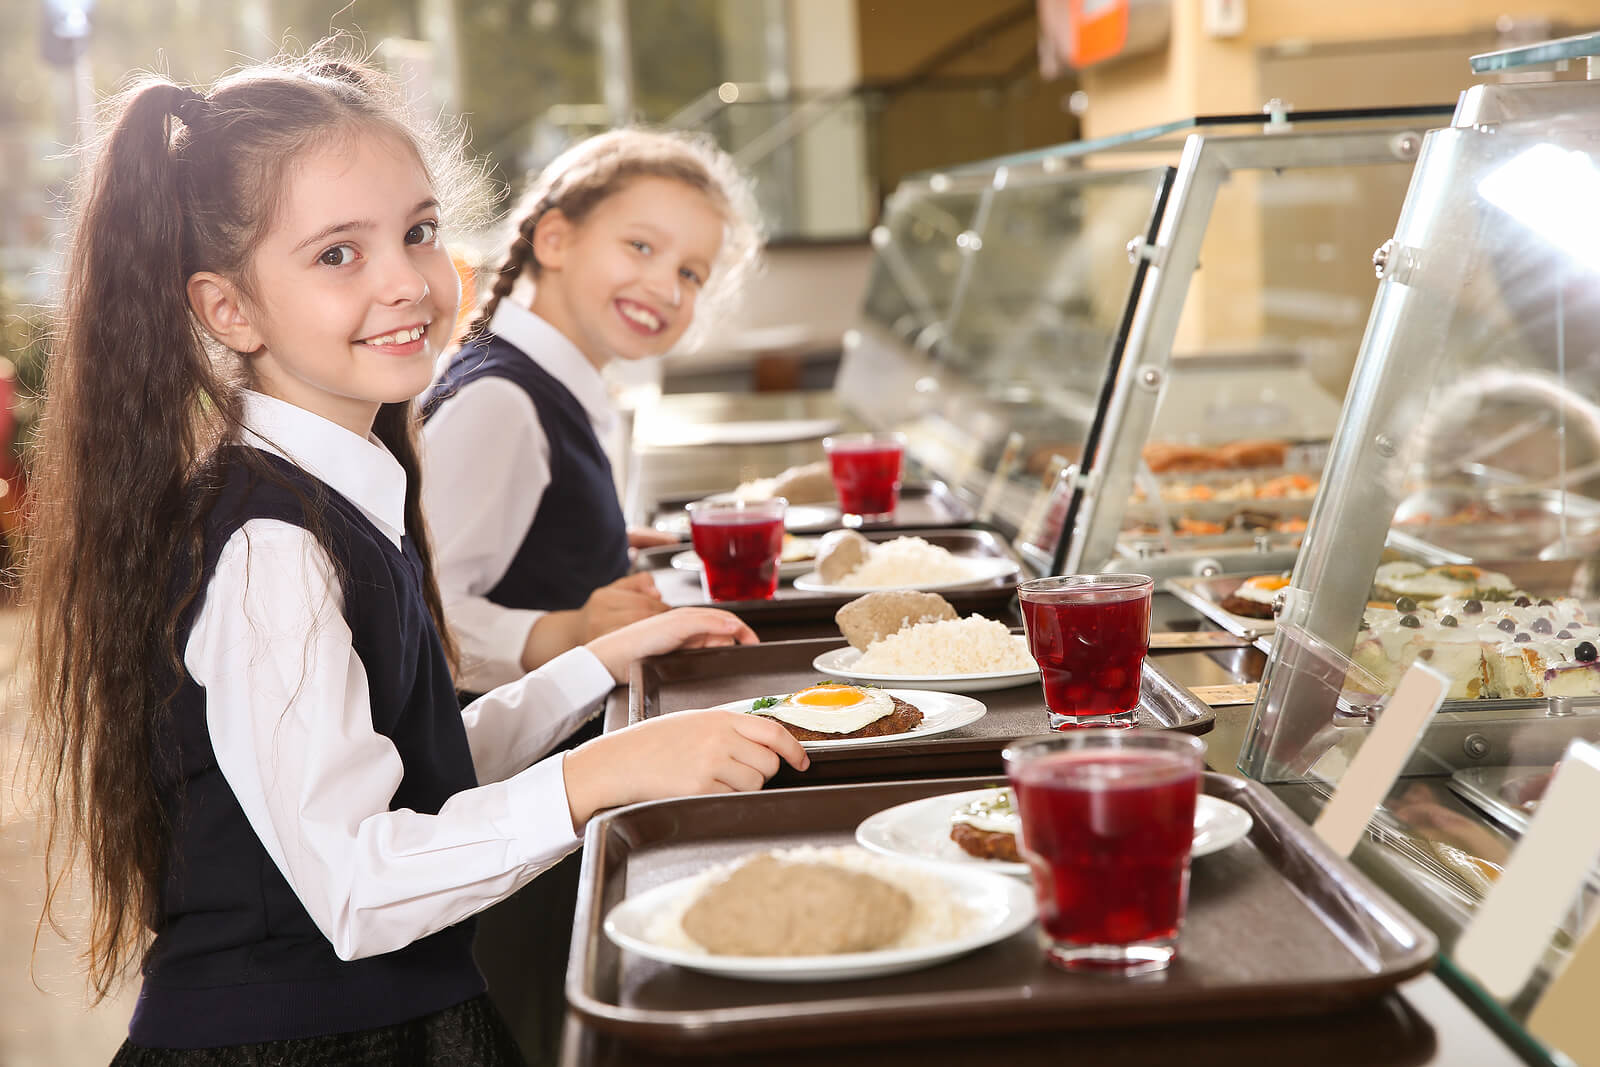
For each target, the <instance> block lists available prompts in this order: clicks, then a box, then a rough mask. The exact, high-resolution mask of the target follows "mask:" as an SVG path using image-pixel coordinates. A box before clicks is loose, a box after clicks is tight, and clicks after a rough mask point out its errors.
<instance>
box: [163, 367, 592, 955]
mask: <svg viewBox="0 0 1600 1067" xmlns="http://www.w3.org/2000/svg"><path fill="white" fill-rule="evenodd" d="M244 415H245V425H246V427H247V428H248V431H249V432H248V433H247V436H246V443H248V444H252V445H255V446H256V447H258V448H262V449H265V450H267V451H269V452H273V453H276V454H278V455H280V456H282V457H284V458H286V459H288V460H290V461H291V462H293V463H295V464H296V465H298V466H299V467H300V468H301V469H303V470H305V471H307V472H308V473H310V474H312V475H314V476H315V477H317V478H319V479H321V480H322V481H323V482H325V483H327V484H328V485H329V486H330V487H331V488H333V489H334V490H335V491H337V492H339V493H340V494H342V495H343V496H345V497H346V498H348V499H349V500H350V501H351V502H352V503H354V504H356V505H357V506H358V507H359V508H360V509H361V511H362V512H363V514H365V515H366V516H367V517H368V518H369V519H371V520H372V522H373V523H374V524H375V525H376V526H377V527H378V529H379V530H381V531H382V532H383V533H384V534H385V535H386V536H388V537H389V538H390V539H391V540H392V541H393V542H394V543H395V544H396V545H397V546H398V545H399V544H400V539H401V537H402V534H403V529H404V500H405V474H404V471H403V470H402V469H401V467H400V465H399V463H398V462H396V461H395V459H394V457H393V456H391V455H390V454H389V452H388V451H387V450H386V449H385V448H384V447H383V446H382V445H381V444H380V443H378V441H377V440H376V438H367V439H365V440H364V439H362V438H360V437H357V436H355V435H354V434H352V433H350V432H349V431H347V430H345V429H343V428H342V427H339V426H337V425H335V424H333V423H331V422H328V421H326V420H324V419H322V418H321V417H319V416H317V415H313V414H311V413H310V412H308V411H305V410H303V409H301V408H298V407H295V406H294V405H292V404H287V403H284V402H282V401H279V400H275V399H272V398H270V397H266V396H263V395H260V394H247V396H246V399H245V410H244ZM341 607H342V594H341V592H340V587H339V583H338V581H337V579H336V576H335V574H334V570H333V566H332V563H331V561H330V559H329V558H328V556H327V554H326V553H325V552H324V551H323V549H322V547H321V546H320V545H319V544H318V543H317V542H316V540H315V539H314V538H313V537H312V536H311V535H310V534H309V533H308V532H307V531H306V530H304V529H302V528H300V527H297V526H293V525H291V524H288V523H284V522H279V521H277V520H271V519H252V520H250V521H249V522H247V523H245V524H244V525H243V526H242V527H241V528H240V529H239V530H238V531H237V532H236V533H235V534H234V535H233V536H232V537H231V538H229V540H228V542H227V544H226V545H225V546H224V548H223V550H222V555H221V558H220V559H219V561H218V563H217V568H216V572H215V573H214V575H213V576H212V578H211V582H210V584H209V585H208V586H207V587H206V591H205V600H204V604H203V606H202V608H201V610H200V612H199V616H198V618H197V619H196V621H195V625H194V629H193V630H192V631H191V632H190V635H189V640H188V643H187V645H186V646H185V649H184V663H185V665H186V666H187V667H188V670H189V673H190V674H191V675H192V676H193V677H194V679H195V681H196V682H197V683H198V684H199V685H201V686H202V687H204V689H205V693H206V726H207V729H208V730H209V731H210V735H211V743H212V747H213V748H214V749H215V751H216V756H217V762H218V764H219V765H220V767H221V770H222V773H223V776H224V777H225V778H226V779H227V782H228V785H229V787H230V788H231V789H232V790H233V792H234V795H235V796H236V797H237V798H238V800H239V803H240V805H241V807H242V808H243V809H244V813H245V816H246V817H247V818H248V819H249V821H250V826H251V828H252V829H254V831H255V833H256V835H257V836H258V837H259V838H260V839H261V843H262V845H263V846H264V847H265V848H266V850H267V852H268V854H270V855H271V857H272V859H273V862H274V863H276V864H277V865H278V869H279V870H280V871H282V872H283V876H284V877H285V878H286V879H287V880H288V882H289V885H290V886H291V887H292V888H293V889H294V891H295V894H296V895H297V896H298V897H299V898H300V902H301V903H302V904H303V905H304V906H305V908H306V911H307V912H309V913H310V915H311V918H312V919H313V920H314V921H315V922H316V924H317V927H318V928H319V929H320V930H321V931H322V932H323V934H324V935H326V936H327V938H328V940H329V941H330V942H332V944H333V948H334V951H335V952H337V953H338V955H339V957H340V958H341V959H346V960H349V959H357V958H360V957H363V956H371V955H376V954H378V953H383V952H389V951H392V950H394V949H397V948H401V947H403V946H404V945H407V944H409V943H410V942H412V941H415V940H417V939H418V938H421V937H424V936H426V935H428V934H431V933H434V932H436V931H438V930H440V929H443V928H444V927H446V926H449V925H451V924H453V923H455V922H458V921H460V920H461V919H463V918H465V917H467V916H469V915H471V914H473V913H475V912H477V911H479V910H481V909H483V908H484V907H486V906H488V905H489V904H492V903H494V902H495V901H497V900H500V899H502V898H504V897H506V896H508V895H509V894H511V893H512V892H513V891H515V890H516V889H517V888H518V887H520V886H522V885H524V884H525V883H527V882H528V881H530V880H531V879H532V878H533V877H534V876H535V875H537V874H538V873H539V872H540V871H542V870H544V869H546V868H548V867H550V866H552V865H553V864H554V863H555V862H556V861H558V860H559V859H561V858H562V857H563V856H564V855H566V854H567V853H568V852H570V851H571V850H572V849H574V848H575V847H577V845H578V843H579V842H578V837H577V835H576V833H575V832H574V828H573V825H572V816H571V812H570V809H569V808H568V806H567V794H566V781H565V778H564V777H563V773H562V757H561V756H560V755H557V756H553V757H551V758H549V759H545V760H543V761H542V762H534V761H536V760H539V759H540V757H541V756H544V755H545V754H546V753H547V752H549V751H550V750H551V749H552V748H553V747H554V746H555V744H556V743H557V742H559V741H560V739H561V738H562V737H564V736H566V735H567V734H568V733H570V732H571V731H572V730H574V729H576V728H577V727H578V726H579V725H581V723H582V720H583V718H584V716H585V715H586V713H587V712H588V711H589V709H590V708H592V707H593V706H594V705H595V703H596V702H597V701H599V700H600V699H601V698H603V697H604V696H605V694H606V693H607V692H609V691H610V689H611V688H612V686H613V684H614V683H613V680H612V678H611V675H610V672H608V671H607V670H606V668H605V667H604V666H603V665H602V664H601V663H600V661H599V660H598V659H597V658H595V656H594V655H593V654H592V653H590V652H589V651H588V650H587V649H585V648H582V647H580V648H576V649H573V650H572V651H570V652H568V653H565V654H564V655H562V656H559V657H557V658H556V659H554V660H552V661H551V662H550V663H548V664H546V665H545V666H544V667H541V668H540V669H539V670H537V671H534V672H532V673H530V674H527V675H526V676H522V677H519V678H518V679H517V680H516V681H514V682H512V683H511V684H509V685H506V686H503V687H501V688H498V689H496V690H494V691H493V692H491V693H489V694H487V695H486V696H484V697H483V698H482V699H480V700H478V701H476V702H474V703H473V704H472V705H471V706H469V707H468V708H467V709H466V710H465V711H463V712H462V713H461V715H462V722H463V724H464V725H465V727H466V731H467V739H468V742H469V744H470V746H471V750H472V759H473V764H474V766H475V767H476V770H477V775H478V780H479V782H481V783H487V784H482V785H479V786H478V787H477V788H475V789H468V790H465V791H463V792H460V793H457V794H456V795H455V796H453V797H451V798H450V799H449V800H448V801H447V802H446V803H445V804H444V806H443V807H442V808H441V809H440V810H439V812H438V814H436V815H424V814H421V813H418V812H415V811H409V810H400V811H390V810H389V802H390V800H391V798H392V797H393V796H394V792H395V789H396V788H398V786H399V784H400V780H401V777H402V774H403V770H404V768H403V767H402V765H401V762H400V756H399V753H398V752H397V751H396V750H395V748H394V745H393V743H392V742H391V741H390V740H389V739H388V738H387V737H385V736H383V735H382V734H380V733H378V732H377V731H376V730H374V729H373V726H372V708H371V703H370V698H369V694H368V688H367V673H366V669H365V667H364V666H363V665H362V663H361V659H360V657H359V656H357V655H356V652H355V649H354V648H353V646H352V644H351V633H350V629H349V627H348V625H346V623H345V620H344V617H343V614H342V612H341Z"/></svg>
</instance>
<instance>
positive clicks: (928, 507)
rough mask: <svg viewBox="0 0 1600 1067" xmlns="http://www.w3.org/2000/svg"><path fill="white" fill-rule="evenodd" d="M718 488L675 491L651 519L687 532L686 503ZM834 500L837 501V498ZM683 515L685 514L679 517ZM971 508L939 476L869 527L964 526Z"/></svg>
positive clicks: (905, 493) (910, 491)
mask: <svg viewBox="0 0 1600 1067" xmlns="http://www.w3.org/2000/svg"><path fill="white" fill-rule="evenodd" d="M717 492H719V490H714V489H713V490H708V491H706V492H704V493H674V494H672V495H670V496H664V497H662V498H661V499H659V500H657V501H656V507H655V512H654V514H652V515H651V517H650V521H651V522H652V523H654V524H656V525H657V528H667V529H670V530H672V531H673V532H679V531H681V532H682V533H683V535H684V536H685V537H687V535H688V518H687V516H683V509H684V507H685V506H686V505H688V504H692V503H693V502H694V501H696V500H700V499H703V498H705V497H708V496H714V495H716V493H717ZM831 503H834V504H837V503H838V502H837V501H832V502H831ZM680 516H683V517H682V518H680ZM973 518H974V516H973V512H972V508H970V507H968V506H967V503H966V501H964V500H962V499H961V498H960V497H959V496H957V495H956V494H955V492H954V491H953V490H951V488H950V486H949V485H947V484H945V483H944V482H942V481H939V480H938V479H934V480H931V481H926V482H907V483H906V484H905V485H902V486H901V487H900V505H899V507H897V508H895V512H894V521H893V522H886V523H879V524H874V525H870V526H867V527H866V529H867V530H904V529H913V528H917V527H929V526H965V525H966V524H967V523H969V522H971V521H972V520H973Z"/></svg>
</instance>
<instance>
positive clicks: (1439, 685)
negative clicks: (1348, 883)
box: [1311, 661, 1450, 856]
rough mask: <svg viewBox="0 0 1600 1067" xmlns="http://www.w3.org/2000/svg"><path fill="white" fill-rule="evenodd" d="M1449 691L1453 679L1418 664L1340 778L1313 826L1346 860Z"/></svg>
mask: <svg viewBox="0 0 1600 1067" xmlns="http://www.w3.org/2000/svg"><path fill="white" fill-rule="evenodd" d="M1449 691H1450V679H1449V678H1448V677H1446V676H1445V675H1443V674H1441V673H1440V672H1438V671H1436V670H1434V669H1433V668H1432V667H1429V666H1428V665H1427V664H1425V663H1422V662H1420V661H1419V662H1417V663H1413V664H1412V665H1411V669H1410V670H1408V671H1406V673H1405V677H1403V678H1401V679H1400V684H1399V685H1398V686H1396V687H1395V691H1394V693H1393V695H1391V696H1390V697H1389V699H1388V701H1387V702H1386V703H1385V704H1384V706H1383V712H1382V714H1381V715H1379V716H1378V722H1377V725H1375V726H1373V727H1372V730H1371V733H1370V734H1369V735H1368V736H1367V737H1366V738H1365V740H1363V741H1362V743H1361V750H1360V751H1359V752H1357V753H1356V755H1355V758H1354V759H1352V760H1351V761H1350V766H1349V768H1348V769H1347V770H1346V771H1345V772H1344V776H1343V777H1342V778H1340V780H1339V787H1338V788H1337V789H1335V790H1334V791H1333V796H1331V797H1329V798H1328V803H1327V805H1326V806H1325V807H1324V808H1323V809H1322V814H1321V815H1319V816H1317V821H1316V822H1315V823H1314V824H1312V827H1311V828H1312V829H1313V830H1315V831H1316V833H1317V836H1319V837H1321V838H1322V840H1323V841H1324V842H1325V843H1326V844H1327V845H1328V847H1329V848H1331V849H1333V850H1334V851H1335V852H1337V853H1338V854H1339V855H1341V856H1348V855H1350V853H1351V852H1353V851H1354V850H1355V847H1356V843H1357V842H1359V841H1360V840H1361V835H1362V834H1364V833H1366V830H1367V823H1368V822H1370V821H1371V820H1372V813H1373V812H1375V811H1376V810H1377V809H1378V805H1379V804H1381V803H1382V802H1383V798H1384V797H1385V796H1387V795H1388V793H1389V790H1390V789H1391V788H1392V787H1393V786H1394V782H1395V779H1396V778H1398V777H1399V776H1400V768H1402V767H1404V766H1405V764H1406V761H1407V760H1408V759H1410V758H1411V752H1412V750H1413V749H1415V748H1416V747H1417V741H1418V740H1419V739H1420V738H1421V737H1422V731H1423V729H1424V728H1425V727H1426V726H1427V725H1428V722H1429V720H1431V719H1432V718H1433V716H1434V713H1435V712H1437V711H1438V710H1439V705H1440V704H1442V703H1443V702H1444V698H1445V694H1446V693H1448V692H1449Z"/></svg>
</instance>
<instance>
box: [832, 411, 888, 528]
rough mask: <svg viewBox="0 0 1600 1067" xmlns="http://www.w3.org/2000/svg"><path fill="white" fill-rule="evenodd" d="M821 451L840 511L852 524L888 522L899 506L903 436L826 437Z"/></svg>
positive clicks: (845, 435) (884, 434)
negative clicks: (852, 521) (831, 475)
mask: <svg viewBox="0 0 1600 1067" xmlns="http://www.w3.org/2000/svg"><path fill="white" fill-rule="evenodd" d="M822 448H823V451H824V452H826V453H827V454H828V466H829V468H830V469H831V471H832V472H833V488H834V491H835V492H836V493H838V494H839V510H840V511H842V512H843V513H844V514H845V515H846V516H847V517H848V518H849V519H853V520H854V523H853V524H859V523H862V522H887V521H888V520H890V519H892V518H894V510H895V508H896V507H897V506H899V503H900V469H901V466H902V463H903V460H904V457H905V450H906V442H905V436H904V435H903V434H898V433H857V434H844V435H842V436H838V437H826V438H823V441H822Z"/></svg>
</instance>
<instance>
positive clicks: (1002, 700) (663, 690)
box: [606, 637, 1216, 785]
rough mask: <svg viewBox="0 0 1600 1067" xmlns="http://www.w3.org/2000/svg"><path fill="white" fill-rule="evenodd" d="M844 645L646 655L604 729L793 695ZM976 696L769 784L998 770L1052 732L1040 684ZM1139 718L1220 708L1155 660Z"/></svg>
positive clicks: (1201, 718) (1196, 724) (1161, 722)
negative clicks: (952, 720) (909, 729)
mask: <svg viewBox="0 0 1600 1067" xmlns="http://www.w3.org/2000/svg"><path fill="white" fill-rule="evenodd" d="M844 644H845V642H844V639H843V638H839V637H833V638H821V639H813V640H806V641H773V642H768V643H764V644H759V645H741V646H736V647H731V648H713V649H699V650H694V651H688V652H676V653H673V654H671V655H667V656H654V657H651V658H649V659H644V660H641V661H639V662H638V663H635V664H634V665H633V669H632V671H631V673H630V675H629V679H628V698H627V704H626V707H625V708H624V707H622V706H621V701H620V700H613V701H612V702H611V703H610V704H609V705H608V706H607V711H606V729H607V730H615V729H620V728H621V727H623V726H626V725H629V724H632V723H636V722H643V721H644V720H646V719H653V718H656V717H657V716H660V715H666V714H670V713H672V712H675V711H684V710H687V709H690V708H709V707H713V706H715V705H718V704H724V703H727V702H729V701H734V700H740V699H743V698H746V697H748V698H750V699H752V700H753V699H755V698H756V697H759V696H765V695H768V694H771V693H793V692H796V691H797V690H800V689H804V688H805V687H806V686H808V685H815V684H816V683H817V682H818V681H821V680H826V679H825V678H824V676H823V675H821V674H819V673H818V672H817V671H815V670H813V669H812V667H811V661H812V660H814V659H816V657H817V656H818V655H819V654H821V653H823V652H827V651H829V650H830V649H835V648H840V647H843V645H844ZM891 688H892V687H891ZM975 696H976V698H977V699H979V700H981V701H983V703H984V706H985V707H986V708H987V709H988V713H987V714H986V715H984V717H983V718H981V719H979V720H978V721H977V722H974V723H972V724H970V725H968V726H964V727H962V728H960V729H958V730H952V731H951V732H949V733H945V734H937V735H935V736H932V737H928V738H925V739H921V740H918V739H916V738H915V737H913V738H910V739H907V740H904V741H870V740H863V741H862V742H861V743H860V744H855V745H841V746H839V747H837V748H832V747H830V748H826V749H818V750H816V751H814V752H812V753H811V768H810V770H808V771H805V772H804V773H802V772H799V771H796V770H794V768H792V767H790V766H788V765H787V764H785V765H784V766H783V767H781V768H780V769H779V770H778V773H777V775H776V776H774V778H773V779H772V782H773V784H775V785H813V784H816V783H818V782H821V781H838V780H841V779H846V780H848V779H854V778H885V777H892V776H895V775H911V774H920V775H924V776H926V775H932V774H968V773H998V772H999V771H1001V770H1002V765H1001V760H1000V751H1001V749H1003V748H1005V746H1006V745H1008V744H1010V743H1011V742H1012V741H1013V740H1015V739H1016V738H1018V737H1027V736H1030V735H1033V734H1043V733H1048V732H1049V726H1048V724H1047V721H1046V713H1045V706H1044V687H1043V686H1042V685H1041V684H1040V683H1038V682H1036V681H1035V682H1030V683H1028V684H1026V685H1019V686H1014V687H1012V688H1010V689H995V690H990V691H988V692H984V693H977V694H975ZM624 714H625V715H626V718H625V719H624V718H623V715H624ZM1138 718H1139V725H1141V726H1146V727H1151V728H1157V729H1161V728H1164V729H1174V730H1182V731H1184V732H1185V733H1192V734H1203V733H1206V732H1207V731H1209V730H1210V729H1211V728H1212V727H1213V726H1214V725H1215V724H1216V715H1215V713H1214V712H1213V711H1212V710H1211V709H1210V708H1209V707H1207V706H1206V705H1205V704H1203V703H1202V702H1201V701H1200V700H1199V699H1198V698H1196V697H1195V696H1193V695H1192V694H1191V693H1190V692H1189V691H1188V690H1187V689H1185V688H1184V687H1183V686H1181V685H1179V684H1178V683H1177V682H1174V681H1173V680H1172V679H1171V678H1170V677H1169V676H1168V675H1167V674H1166V672H1165V671H1163V670H1162V669H1161V667H1160V666H1159V665H1158V663H1157V660H1156V659H1154V658H1151V657H1146V659H1145V661H1144V678H1143V684H1142V687H1141V691H1140V694H1139V710H1138Z"/></svg>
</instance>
